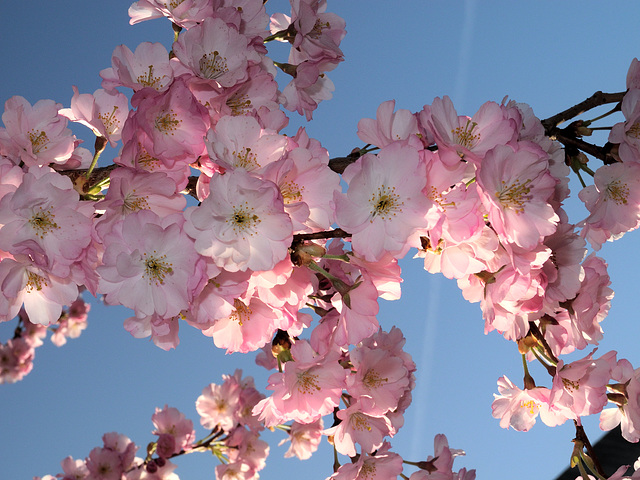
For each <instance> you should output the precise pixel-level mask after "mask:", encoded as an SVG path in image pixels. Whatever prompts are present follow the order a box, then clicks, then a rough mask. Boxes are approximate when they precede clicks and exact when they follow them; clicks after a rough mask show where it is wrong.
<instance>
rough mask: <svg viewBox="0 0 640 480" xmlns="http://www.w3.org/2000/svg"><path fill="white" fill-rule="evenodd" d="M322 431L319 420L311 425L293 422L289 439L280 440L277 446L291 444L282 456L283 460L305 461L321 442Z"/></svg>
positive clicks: (322, 427)
mask: <svg viewBox="0 0 640 480" xmlns="http://www.w3.org/2000/svg"><path fill="white" fill-rule="evenodd" d="M323 429H324V426H323V423H322V419H321V418H319V419H318V420H316V421H315V422H313V423H307V424H305V423H298V422H293V423H292V424H291V429H290V430H289V437H288V438H286V439H284V440H282V441H281V442H280V443H279V444H278V445H282V444H284V443H285V442H289V441H290V442H291V445H290V446H289V450H287V452H286V453H285V454H284V457H285V458H291V457H293V456H295V457H298V459H300V460H307V459H308V458H311V455H312V454H313V453H314V452H315V451H316V450H317V449H318V445H320V441H321V440H322V431H323Z"/></svg>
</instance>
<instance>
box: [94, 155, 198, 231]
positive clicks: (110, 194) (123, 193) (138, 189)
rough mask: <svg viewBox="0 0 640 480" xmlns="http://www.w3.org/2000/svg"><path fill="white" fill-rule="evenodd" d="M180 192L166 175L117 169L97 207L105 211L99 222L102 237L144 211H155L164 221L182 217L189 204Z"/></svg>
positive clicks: (124, 168) (98, 229)
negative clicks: (115, 225)
mask: <svg viewBox="0 0 640 480" xmlns="http://www.w3.org/2000/svg"><path fill="white" fill-rule="evenodd" d="M176 189H177V187H176V183H175V182H174V181H173V179H171V177H169V176H168V175H167V174H166V173H163V172H145V171H140V170H133V169H131V168H126V167H123V168H116V169H115V170H114V171H113V172H111V175H110V177H109V189H108V190H107V193H106V195H105V196H104V199H102V200H101V201H99V202H97V203H96V209H97V210H100V211H104V213H103V215H102V216H101V217H100V218H99V219H98V221H97V222H96V230H97V232H98V234H99V235H100V237H104V235H105V234H107V233H108V232H109V231H110V230H111V229H112V228H113V225H114V224H115V223H116V222H118V221H120V220H123V219H124V218H125V217H126V216H127V215H129V214H130V213H133V212H137V211H140V210H152V211H153V212H154V213H156V214H157V215H158V216H160V217H166V216H168V215H171V214H175V213H181V212H182V211H183V210H184V207H185V206H186V204H187V200H186V199H185V197H184V195H180V194H178V193H177V192H176Z"/></svg>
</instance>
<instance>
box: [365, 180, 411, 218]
mask: <svg viewBox="0 0 640 480" xmlns="http://www.w3.org/2000/svg"><path fill="white" fill-rule="evenodd" d="M395 192H396V187H391V188H389V187H386V186H385V185H382V186H380V187H378V191H377V192H375V193H374V194H373V195H371V199H370V200H369V202H370V203H371V206H372V209H371V219H370V222H373V220H374V218H375V217H376V216H378V217H380V218H382V220H389V219H390V218H392V217H395V216H396V214H397V213H401V212H402V207H403V205H404V202H403V201H401V200H400V195H398V194H396V193H395Z"/></svg>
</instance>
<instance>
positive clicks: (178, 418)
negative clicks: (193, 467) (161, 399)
mask: <svg viewBox="0 0 640 480" xmlns="http://www.w3.org/2000/svg"><path fill="white" fill-rule="evenodd" d="M151 421H152V422H153V425H154V426H155V427H156V428H155V430H154V431H153V432H151V433H152V434H153V435H170V436H171V437H173V449H172V450H170V451H169V450H167V449H165V450H164V451H163V452H160V451H158V455H160V456H161V457H162V458H169V457H170V456H171V455H173V454H175V453H178V452H180V451H181V450H189V449H190V448H191V446H192V444H193V442H194V441H195V439H196V432H195V431H194V430H193V422H192V421H191V420H189V419H187V418H186V417H185V415H184V413H182V412H180V411H179V410H178V409H176V408H173V407H168V406H167V405H165V406H164V408H163V409H162V410H160V409H159V408H156V411H155V413H154V414H153V416H152V417H151Z"/></svg>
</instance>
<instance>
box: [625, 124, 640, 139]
mask: <svg viewBox="0 0 640 480" xmlns="http://www.w3.org/2000/svg"><path fill="white" fill-rule="evenodd" d="M627 135H628V136H630V137H633V138H635V139H636V140H637V139H640V123H639V122H636V123H634V124H633V125H631V128H629V130H627Z"/></svg>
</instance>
